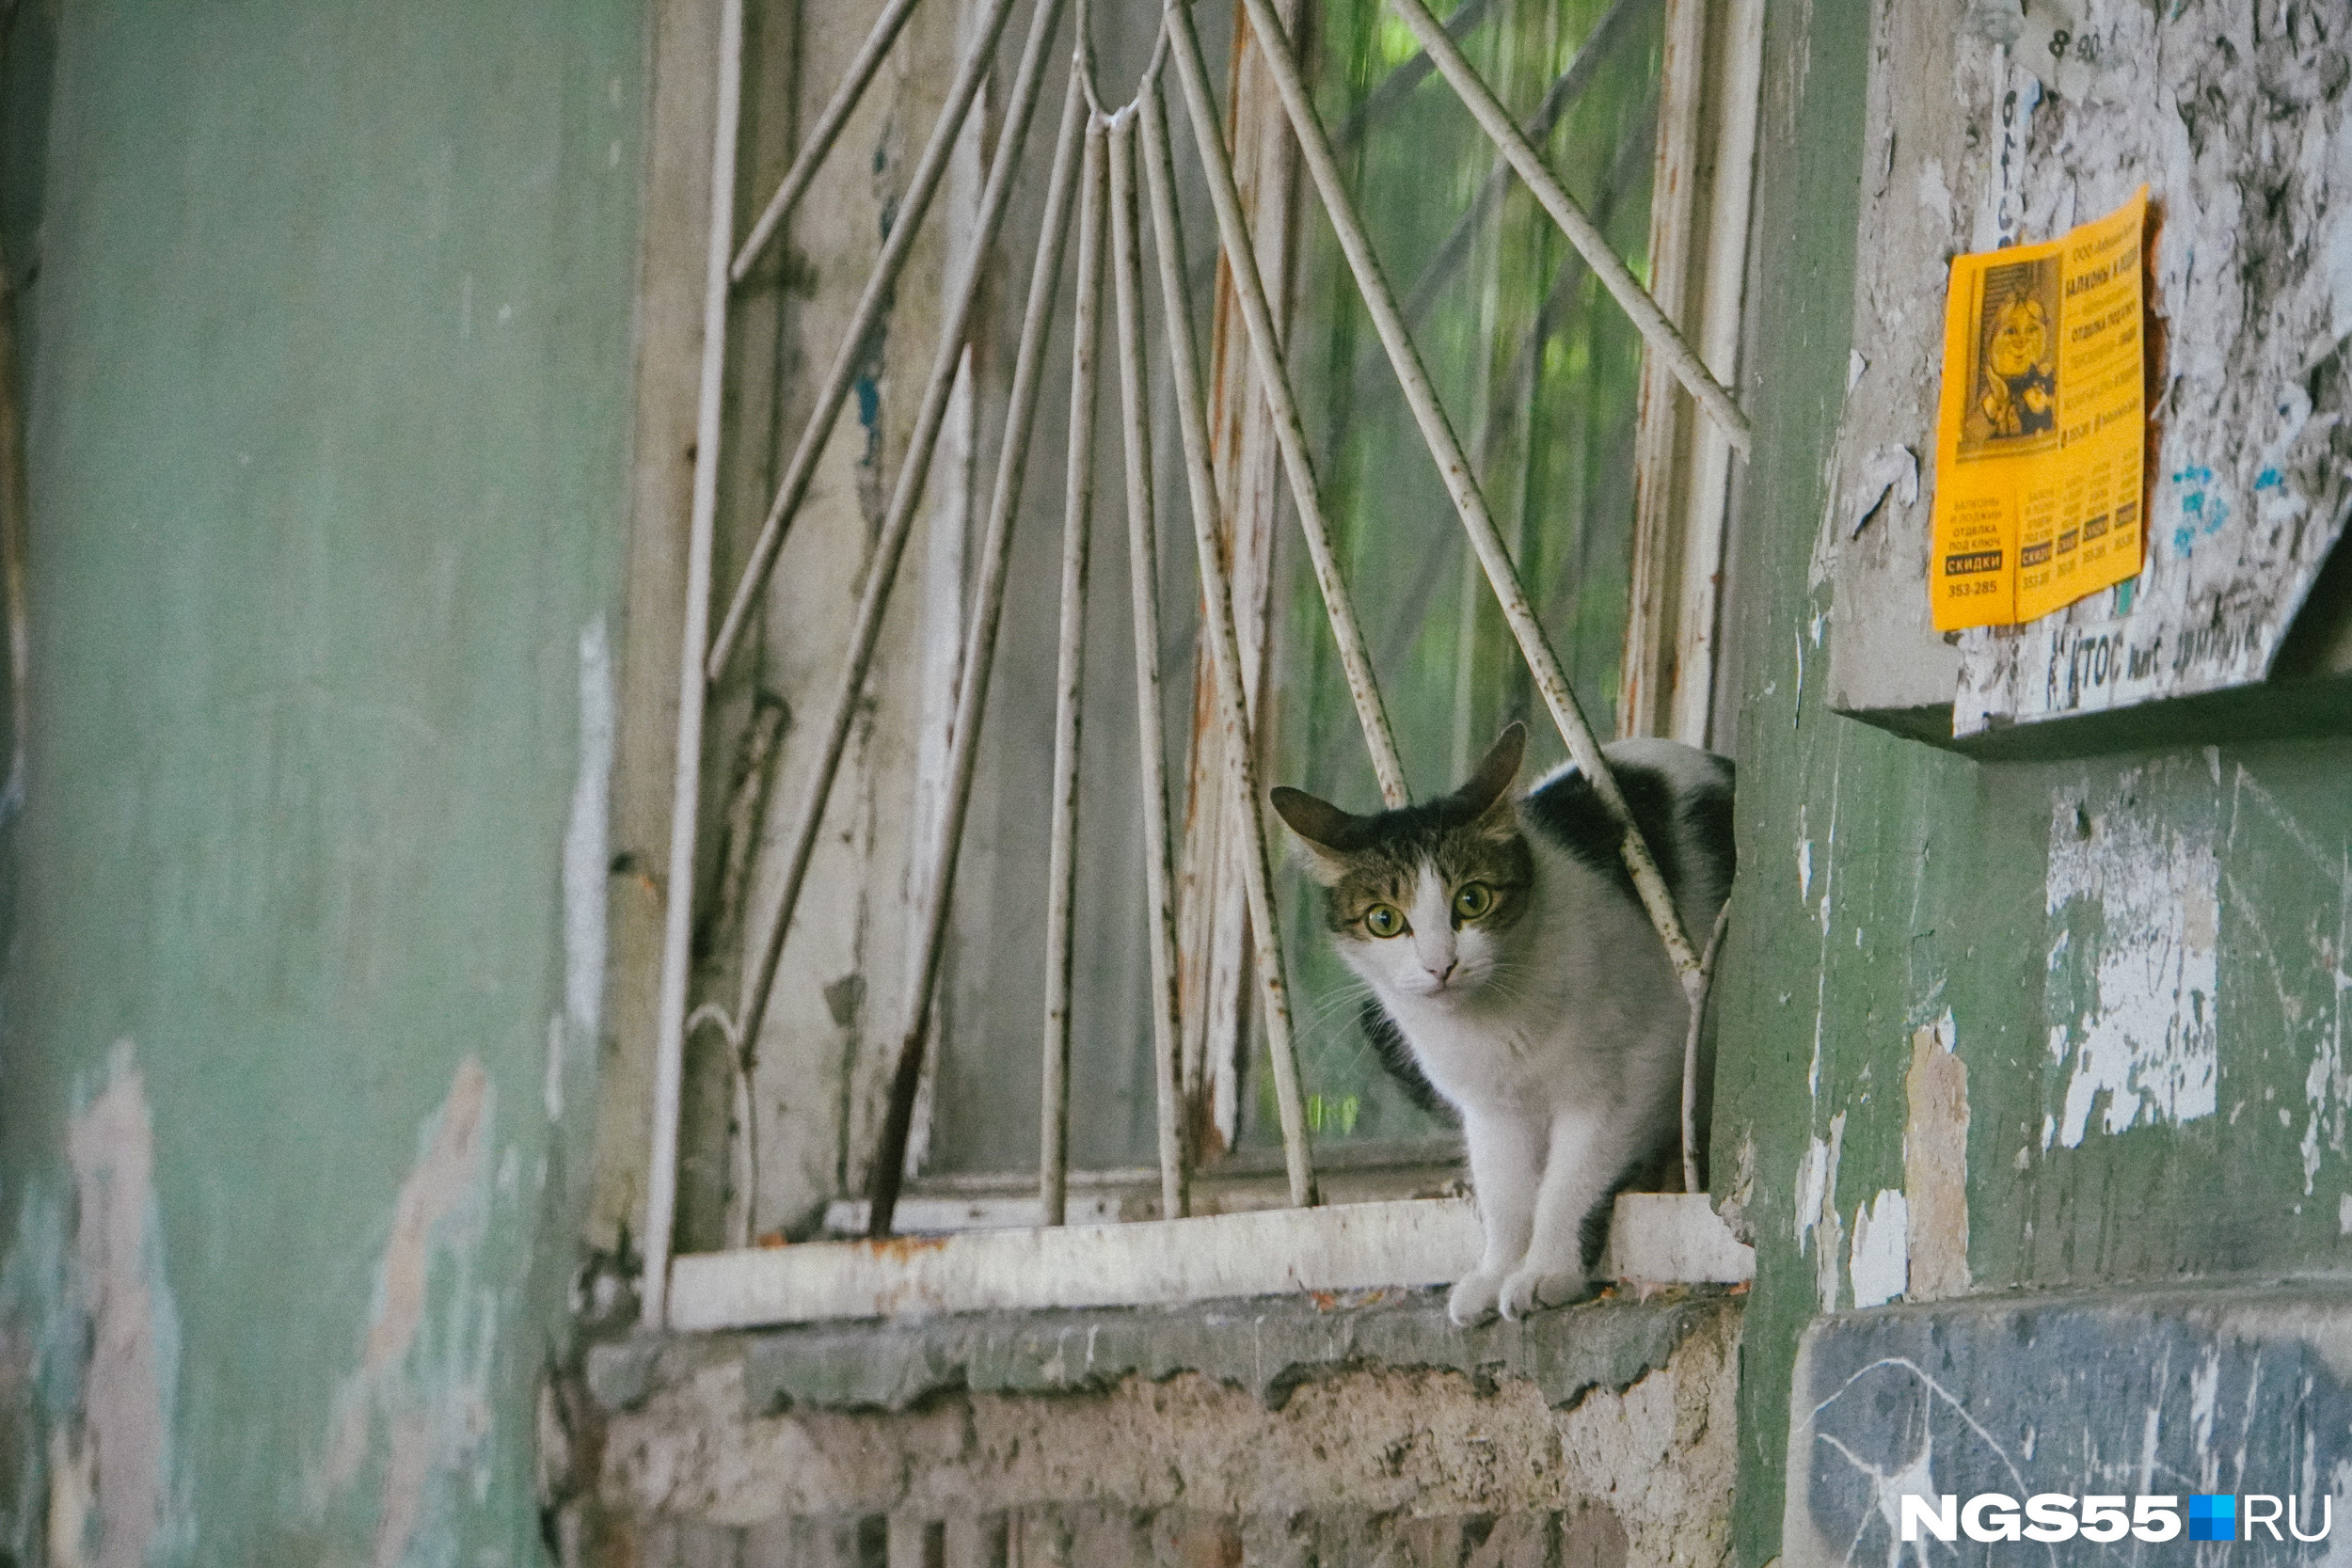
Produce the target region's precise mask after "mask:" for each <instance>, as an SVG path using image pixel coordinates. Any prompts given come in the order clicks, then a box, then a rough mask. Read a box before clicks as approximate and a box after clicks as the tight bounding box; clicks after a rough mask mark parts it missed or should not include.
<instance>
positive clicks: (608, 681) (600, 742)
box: [546, 615, 613, 1121]
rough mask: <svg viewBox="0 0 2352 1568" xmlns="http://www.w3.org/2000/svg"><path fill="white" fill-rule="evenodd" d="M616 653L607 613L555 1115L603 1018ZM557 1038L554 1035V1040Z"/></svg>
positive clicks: (576, 858) (585, 696) (588, 709)
mask: <svg viewBox="0 0 2352 1568" xmlns="http://www.w3.org/2000/svg"><path fill="white" fill-rule="evenodd" d="M612 736H613V687H612V649H611V647H610V646H609V645H608V643H607V641H606V638H605V630H604V617H602V616H601V615H600V616H598V617H596V619H595V620H593V621H591V622H589V623H588V624H587V625H586V626H582V627H581V628H580V772H579V776H578V778H577V780H576V781H575V783H574V784H573V785H572V813H571V819H570V821H569V822H568V824H567V825H566V826H565V828H564V872H563V880H564V1027H563V1034H562V1037H561V1038H562V1045H563V1053H562V1055H560V1056H556V1055H553V1054H551V1055H550V1059H549V1061H548V1077H547V1088H546V1101H547V1113H548V1120H549V1121H557V1120H560V1119H561V1118H562V1117H563V1115H564V1081H565V1079H566V1078H567V1077H568V1076H569V1075H570V1072H571V1069H574V1068H575V1067H577V1066H578V1065H579V1064H580V1063H583V1062H593V1061H594V1060H595V1053H596V1039H597V1034H598V1032H599V1030H600V1029H601V1027H602V1023H603V1017H602V1012H603V1005H604V961H605V948H606V913H607V911H606V907H605V898H606V894H607V892H608V888H609V883H610V878H609V876H608V874H607V868H608V867H609V865H610V864H611V863H612V846H611V843H610V832H611V828H610V824H611V820H612ZM555 1043H556V1042H555V1041H554V1040H553V1039H552V1038H551V1039H550V1042H549V1044H550V1048H551V1051H552V1048H553V1046H554V1044H555Z"/></svg>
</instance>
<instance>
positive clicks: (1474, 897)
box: [1454, 882, 1495, 920]
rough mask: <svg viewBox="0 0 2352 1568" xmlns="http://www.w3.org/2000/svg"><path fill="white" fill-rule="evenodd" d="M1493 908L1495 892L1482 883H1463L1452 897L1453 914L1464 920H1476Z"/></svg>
mask: <svg viewBox="0 0 2352 1568" xmlns="http://www.w3.org/2000/svg"><path fill="white" fill-rule="evenodd" d="M1494 907H1495V890H1494V889H1492V888H1490V887H1488V886H1487V885H1486V883H1484V882H1465V883H1463V884H1462V887H1461V889H1460V891H1458V892H1457V893H1455V894H1454V913H1455V914H1458V915H1460V916H1461V917H1462V918H1463V919H1464V920H1476V919H1477V918H1478V917H1479V916H1480V915H1482V914H1485V913H1486V911H1488V910H1491V909H1493V908H1494Z"/></svg>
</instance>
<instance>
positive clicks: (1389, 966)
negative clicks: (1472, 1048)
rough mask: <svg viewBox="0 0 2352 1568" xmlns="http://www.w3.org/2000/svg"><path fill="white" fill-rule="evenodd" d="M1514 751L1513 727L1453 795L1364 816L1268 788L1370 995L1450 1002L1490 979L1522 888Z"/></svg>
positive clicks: (1519, 750)
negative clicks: (1370, 989) (1513, 784)
mask: <svg viewBox="0 0 2352 1568" xmlns="http://www.w3.org/2000/svg"><path fill="white" fill-rule="evenodd" d="M1526 750H1527V727H1526V726H1525V725H1524V724H1516V723H1515V724H1513V725H1511V726H1510V727H1509V728H1508V729H1506V730H1504V731H1503V732H1502V736H1500V737H1498V738H1497V739H1496V741H1495V743H1494V745H1493V747H1492V748H1491V749H1490V750H1489V751H1488V752H1486V758H1485V760H1484V761H1482V762H1480V763H1479V765H1478V768H1477V770H1476V771H1474V772H1473V773H1471V774H1470V781H1469V782H1468V783H1467V784H1463V785H1462V787H1461V788H1459V789H1457V790H1455V791H1454V793H1453V794H1451V795H1447V796H1443V797H1440V798H1439V799H1438V800H1430V801H1426V802H1424V803H1422V804H1421V805H1417V806H1405V807H1402V808H1400V809H1398V810H1395V811H1384V812H1376V813H1375V814H1374V815H1372V816H1355V815H1354V814H1352V813H1350V812H1344V811H1342V810H1341V809H1340V808H1339V807H1337V806H1335V805H1333V804H1331V803H1330V802H1329V801H1327V800H1317V799H1316V798H1315V797H1314V796H1311V795H1309V794H1307V793H1305V792H1304V791H1303V790H1296V789H1276V790H1275V791H1274V793H1273V801H1274V809H1275V811H1277V812H1278V813H1279V814H1280V816H1281V818H1282V820H1283V821H1284V822H1286V823H1288V824H1290V830H1291V832H1293V833H1295V834H1296V835H1297V838H1298V844H1299V850H1300V860H1301V863H1303V864H1304V865H1305V867H1306V869H1307V872H1308V874H1309V875H1310V876H1311V877H1313V878H1314V879H1315V880H1316V881H1318V882H1321V883H1322V884H1323V886H1324V890H1325V891H1324V920H1325V923H1326V924H1327V926H1328V927H1330V930H1331V935H1332V940H1333V941H1334V942H1337V943H1338V945H1339V948H1340V952H1341V954H1342V955H1343V957H1344V958H1346V959H1347V961H1348V963H1349V965H1350V966H1351V967H1353V968H1354V969H1355V970H1356V972H1357V973H1358V974H1361V975H1362V976H1363V977H1364V978H1365V979H1366V980H1368V981H1370V982H1372V984H1373V985H1374V987H1375V989H1376V990H1381V991H1383V992H1386V993H1389V994H1391V995H1399V996H1411V997H1422V998H1426V999H1428V1000H1431V1001H1438V1002H1451V1003H1454V1004H1457V1005H1459V1004H1462V1003H1466V1002H1469V1001H1470V1000H1473V999H1475V998H1477V997H1478V996H1480V995H1481V994H1482V993H1484V992H1486V990H1488V988H1489V987H1491V986H1493V985H1494V984H1495V982H1496V981H1497V979H1498V978H1499V974H1498V970H1499V967H1500V966H1501V965H1502V959H1503V956H1504V954H1503V949H1504V945H1505V939H1506V936H1507V933H1509V931H1510V930H1511V929H1512V927H1515V926H1517V925H1518V923H1519V921H1520V919H1521V918H1522V917H1523V916H1525V914H1526V913H1527V910H1528V900H1529V895H1530V894H1531V892H1532V889H1533V885H1534V857H1533V856H1532V855H1531V854H1530V853H1529V850H1528V847H1527V840H1526V838H1525V836H1524V835H1523V834H1522V833H1521V832H1520V831H1519V817H1518V803H1517V802H1516V801H1515V800H1513V799H1512V795H1511V781H1512V780H1513V779H1515V778H1517V777H1518V770H1519V760H1520V758H1521V756H1522V755H1523V754H1524V753H1525V752H1526Z"/></svg>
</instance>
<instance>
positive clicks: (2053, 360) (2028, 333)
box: [1959, 255, 2058, 463]
mask: <svg viewBox="0 0 2352 1568" xmlns="http://www.w3.org/2000/svg"><path fill="white" fill-rule="evenodd" d="M1975 314H1976V330H1975V331H1974V332H1973V333H1972V334H1971V335H1970V343H1969V346H1970V349H1971V350H1972V353H1971V355H1970V359H1971V361H1972V362H1971V365H1970V370H1969V375H1968V383H1969V386H1970V387H1971V388H1973V390H1974V394H1975V395H1974V396H1973V397H1972V398H1971V399H1970V401H1969V404H1968V407H1967V412H1966V415H1965V417H1964V419H1963V424H1962V427H1961V433H1960V452H1959V456H1960V460H1961V461H1962V462H1963V463H1966V462H1971V461H1974V460H1976V459H1978V458H1982V457H2008V456H2013V455H2018V454H2022V453H2025V452H2030V451H2042V449H2043V448H2045V447H2048V446H2050V445H2052V444H2054V443H2055V442H2056V440H2057V438H2058V257H2057V256H2056V255H2049V256H2043V257H2040V258H2038V259H2036V260H2034V261H2019V262H2013V263H2010V264H2009V265H2005V266H1996V267H1987V268H1985V269H1984V271H1983V272H1981V273H1980V274H1979V275H1978V278H1977V300H1976V311H1975Z"/></svg>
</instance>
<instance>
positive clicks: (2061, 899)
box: [2045, 770, 2220, 1148]
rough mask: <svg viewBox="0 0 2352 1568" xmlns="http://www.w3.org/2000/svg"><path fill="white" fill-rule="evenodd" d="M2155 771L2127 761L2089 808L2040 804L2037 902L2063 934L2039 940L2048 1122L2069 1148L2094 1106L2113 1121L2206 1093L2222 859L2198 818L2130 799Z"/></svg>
mask: <svg viewBox="0 0 2352 1568" xmlns="http://www.w3.org/2000/svg"><path fill="white" fill-rule="evenodd" d="M2156 782H2157V781H2155V780H2153V779H2151V778H2149V777H2148V776H2146V775H2143V774H2142V773H2141V772H2139V771H2138V770H2134V771H2133V772H2131V773H2129V774H2126V775H2125V777H2124V779H2123V780H2122V785H2121V787H2120V788H2119V789H2118V790H2117V791H2116V793H2115V797H2114V803H2113V804H2112V805H2111V806H2110V807H2109V809H2107V810H2106V811H2105V812H2104V813H2102V814H2100V815H2099V816H2097V817H2096V818H2095V821H2094V819H2093V818H2091V816H2090V814H2089V813H2088V812H2087V810H2086V809H2085V808H2084V807H2083V806H2082V805H2080V804H2079V803H2077V802H2075V801H2074V800H2060V801H2058V803H2057V804H2056V807H2055V809H2054V810H2053V812H2052V815H2051V820H2050V834H2049V846H2050V848H2049V855H2050V859H2049V872H2048V879H2047V882H2046V884H2045V894H2046V896H2045V909H2046V912H2047V914H2048V917H2049V919H2050V920H2051V921H2052V922H2053V923H2054V925H2057V926H2058V927H2059V928H2060V930H2059V934H2060V936H2061V937H2063V938H2065V939H2066V940H2064V941H2062V942H2061V941H2057V940H2054V941H2053V942H2052V944H2051V947H2050V955H2051V956H2050V959H2049V964H2050V977H2051V981H2050V989H2049V996H2050V1002H2049V1015H2050V1023H2049V1030H2050V1034H2049V1042H2050V1054H2051V1059H2052V1064H2053V1067H2054V1069H2057V1071H2058V1072H2059V1073H2062V1074H2064V1077H2065V1086H2064V1090H2063V1095H2062V1104H2061V1107H2060V1108H2059V1109H2058V1112H2057V1116H2056V1119H2055V1121H2054V1122H2053V1123H2051V1124H2050V1127H2049V1132H2050V1133H2051V1134H2054V1135H2055V1137H2056V1140H2057V1141H2058V1143H2059V1144H2061V1145H2063V1146H2064V1147H2066V1148H2075V1147H2077V1146H2078V1145H2080V1144H2081V1142H2082V1140H2083V1136H2084V1134H2085V1132H2087V1131H2088V1130H2089V1129H2090V1123H2091V1119H2092V1117H2093V1116H2094V1115H2097V1117H2098V1119H2099V1125H2100V1127H2101V1128H2102V1129H2103V1130H2104V1131H2106V1132H2111V1133H2112V1132H2123V1131H2125V1130H2126V1129H2128V1128H2131V1127H2134V1126H2145V1125H2149V1124H2153V1123H2155V1122H2160V1121H2169V1122H2175V1123H2178V1122H2186V1121H2194V1120H2196V1119H2197V1118H2198V1117H2208V1116H2211V1115H2213V1113H2214V1111H2215V1109H2216V1105H2217V1070H2218V1068H2217V1032H2216V1022H2217V1018H2216V1015H2217V1008H2216V1000H2215V999H2216V993H2217V986H2218V981H2219V965H2218V962H2217V957H2216V947H2217V937H2218V930H2219V921H2220V868H2219V863H2218V862H2217V858H2216V856H2215V852H2214V833H2213V829H2212V825H2211V822H2210V821H2209V820H2205V821H2198V820H2193V819H2186V820H2185V819H2184V817H2183V816H2182V814H2180V813H2171V814H2168V816H2167V818H2166V819H2165V820H2163V821H2156V820H2152V819H2151V815H2153V814H2143V813H2141V812H2140V811H2139V810H2138V809H2137V806H2136V803H2135V802H2137V800H2139V799H2141V798H2142V797H2148V798H2150V799H2153V798H2154V795H2155V791H2154V790H2153V784H2155V783H2156ZM2190 816H2191V817H2193V816H2194V814H2190ZM2086 823H2091V824H2092V827H2091V831H2090V832H2085V831H2084V827H2085V824H2086ZM2102 1099H2104V1100H2105V1101H2106V1103H2105V1107H2104V1110H2102V1108H2101V1106H2100V1101H2102ZM2045 1147H2046V1145H2045Z"/></svg>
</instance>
